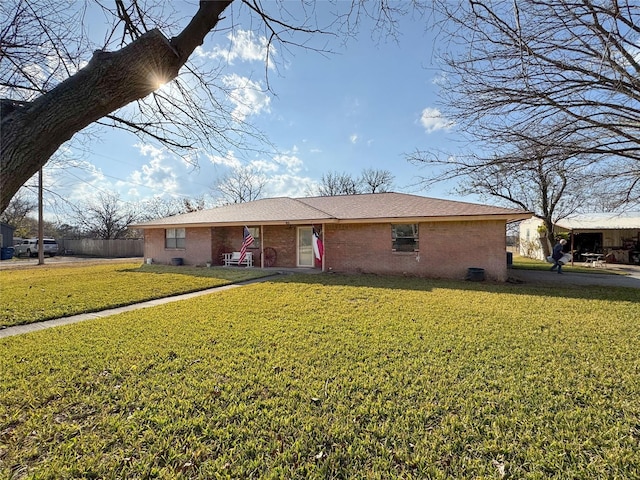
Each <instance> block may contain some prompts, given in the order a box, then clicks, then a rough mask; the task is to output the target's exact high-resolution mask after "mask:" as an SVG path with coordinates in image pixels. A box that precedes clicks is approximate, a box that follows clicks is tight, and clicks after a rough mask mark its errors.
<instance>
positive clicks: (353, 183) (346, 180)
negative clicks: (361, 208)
mask: <svg viewBox="0 0 640 480" xmlns="http://www.w3.org/2000/svg"><path fill="white" fill-rule="evenodd" d="M394 178H395V177H394V176H393V174H392V173H391V172H390V171H388V170H375V169H373V168H366V169H364V170H363V171H362V174H361V175H360V177H359V178H356V177H353V176H352V175H350V174H348V173H339V172H327V173H324V174H322V177H321V178H320V185H319V186H318V189H317V190H318V191H317V194H318V195H320V196H321V197H331V196H334V195H357V194H360V193H381V192H388V191H389V190H390V189H391V188H392V186H393V179H394Z"/></svg>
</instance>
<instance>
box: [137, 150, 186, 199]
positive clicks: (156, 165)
mask: <svg viewBox="0 0 640 480" xmlns="http://www.w3.org/2000/svg"><path fill="white" fill-rule="evenodd" d="M135 147H137V148H138V150H139V152H140V154H141V155H142V156H144V157H147V156H149V157H151V160H150V161H149V163H147V164H146V165H143V166H142V168H141V169H140V170H134V171H133V172H131V174H130V176H129V178H130V181H131V182H132V183H133V184H135V185H138V186H144V187H147V188H149V189H151V190H153V191H155V192H163V193H168V194H170V193H175V192H177V191H178V187H179V184H178V179H177V176H176V174H175V172H174V170H175V166H172V165H168V164H166V160H167V157H166V154H165V151H164V150H163V149H161V148H157V147H155V146H153V145H150V144H140V143H138V144H136V145H135ZM135 191H136V190H135V189H134V191H133V192H131V193H135Z"/></svg>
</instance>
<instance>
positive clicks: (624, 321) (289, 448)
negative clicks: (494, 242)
mask: <svg viewBox="0 0 640 480" xmlns="http://www.w3.org/2000/svg"><path fill="white" fill-rule="evenodd" d="M638 300H639V297H638V293H637V290H635V289H624V288H606V289H604V288H598V287H581V288H571V287H567V288H563V287H558V286H554V287H553V288H547V287H544V286H536V287H526V286H522V285H496V284H489V283H487V284H484V283H482V284H480V283H472V284H470V283H465V282H444V281H429V280H420V279H410V278H387V277H375V276H341V275H309V276H305V275H299V274H298V275H292V276H286V277H278V278H275V279H273V280H268V281H266V282H263V283H257V284H252V285H249V286H245V287H243V288H238V289H234V290H228V291H224V292H219V293H216V294H213V295H207V296H204V297H198V298H196V299H191V300H188V301H182V302H176V303H172V304H168V305H164V306H160V307H154V308H150V309H145V310H139V311H134V312H128V313H124V314H121V315H117V316H113V317H109V318H104V319H98V320H93V321H90V322H83V323H80V324H76V325H70V326H66V327H60V328H56V329H51V330H46V331H40V332H35V333H32V334H27V335H20V336H15V337H9V338H6V339H3V340H0V371H1V372H2V375H1V376H0V478H33V479H35V478H38V479H54V478H56V479H57V478H113V479H116V478H162V479H175V478H183V479H187V478H189V479H212V478H229V479H232V478H233V479H235V478H242V479H244V478H265V479H267V478H272V479H280V478H288V479H289V478H291V479H326V478H362V479H365V478H366V479H390V478H402V479H424V478H433V479H448V478H456V479H457V478H465V479H466V478H486V479H499V478H514V479H515V478H517V479H549V478H557V479H565V478H581V479H602V478H620V479H622V478H625V479H626V478H640V402H638V398H640V363H639V362H640V360H639V357H638V352H639V351H640V308H639V305H638Z"/></svg>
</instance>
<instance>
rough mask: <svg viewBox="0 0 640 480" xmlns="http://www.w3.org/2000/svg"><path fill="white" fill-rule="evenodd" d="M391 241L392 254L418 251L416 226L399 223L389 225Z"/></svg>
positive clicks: (414, 224) (415, 224)
mask: <svg viewBox="0 0 640 480" xmlns="http://www.w3.org/2000/svg"><path fill="white" fill-rule="evenodd" d="M391 240H392V248H393V251H394V252H415V251H417V250H418V224H417V223H399V224H396V225H391Z"/></svg>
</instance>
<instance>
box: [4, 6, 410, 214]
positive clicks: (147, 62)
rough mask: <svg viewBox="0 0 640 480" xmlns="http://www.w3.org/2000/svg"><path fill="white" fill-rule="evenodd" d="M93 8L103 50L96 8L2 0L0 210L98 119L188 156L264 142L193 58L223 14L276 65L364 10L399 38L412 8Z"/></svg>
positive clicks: (347, 25)
mask: <svg viewBox="0 0 640 480" xmlns="http://www.w3.org/2000/svg"><path fill="white" fill-rule="evenodd" d="M96 4H97V5H98V7H99V8H101V9H102V13H103V14H104V19H105V27H106V29H105V31H104V37H103V40H101V41H100V43H96V42H95V39H92V38H90V37H89V36H88V35H87V31H88V30H89V29H90V27H89V26H88V25H87V23H86V22H85V15H86V14H87V12H86V8H87V7H86V6H87V5H88V4H87V3H81V2H63V3H60V2H55V1H53V0H43V1H41V2H38V4H37V5H35V4H33V3H32V2H30V1H24V0H5V1H3V2H2V4H1V6H0V12H2V15H1V16H0V18H1V19H2V20H0V51H2V57H1V61H0V83H1V84H2V86H3V96H4V95H6V96H7V98H2V99H1V100H0V117H1V118H0V122H1V124H0V129H1V131H2V138H1V140H0V152H1V154H0V155H1V156H0V171H1V173H2V175H1V176H0V212H1V211H4V210H5V208H6V207H7V205H8V204H9V201H10V199H11V198H12V197H13V195H14V194H15V193H16V192H17V190H18V189H19V188H20V186H21V185H23V184H24V183H25V182H26V181H27V180H28V179H29V178H30V177H31V176H32V175H34V174H35V173H36V172H37V171H38V169H40V168H41V167H42V166H43V165H45V163H46V162H47V161H48V159H49V158H50V157H51V156H52V155H53V154H54V152H56V151H57V150H58V148H59V147H60V146H61V145H63V144H64V143H65V142H67V141H68V140H70V139H71V138H72V137H74V135H76V134H77V133H78V132H80V131H83V130H84V129H85V128H86V127H88V126H90V125H92V124H93V125H98V126H109V127H113V128H118V129H124V130H127V131H129V132H132V133H134V134H136V135H139V136H141V137H143V138H151V139H154V140H156V141H158V142H161V143H162V144H163V145H164V146H167V147H169V148H171V149H174V151H182V152H184V151H194V150H196V149H197V148H205V149H209V150H214V151H218V152H223V151H227V150H228V149H229V148H231V147H236V148H237V149H241V147H243V146H246V139H247V137H248V136H250V137H252V138H254V139H257V140H259V141H260V140H262V137H261V135H260V133H259V132H256V131H255V130H254V129H252V128H251V127H250V126H249V125H247V124H246V123H244V121H243V119H242V118H240V117H239V116H238V115H236V114H234V111H233V109H232V108H230V107H229V105H227V104H225V102H224V101H222V100H220V96H219V95H218V94H216V92H218V93H222V95H224V94H228V93H230V92H229V91H228V88H227V87H225V85H224V83H223V82H221V81H219V78H218V75H219V71H218V70H216V69H209V70H205V67H202V66H197V65H195V64H194V62H189V59H190V58H192V56H193V53H194V51H195V50H196V48H197V47H198V46H200V45H201V44H202V43H203V42H204V40H205V37H206V36H207V35H208V34H209V33H210V32H212V31H214V29H216V28H219V22H220V21H221V20H222V19H223V15H227V14H228V17H229V18H230V19H231V20H233V19H235V18H236V15H237V14H238V12H239V11H240V10H243V11H244V12H245V13H247V14H250V15H252V16H253V20H252V22H253V23H252V30H260V31H261V33H262V37H261V38H264V41H265V45H266V47H265V51H266V52H267V58H266V59H265V61H266V62H267V65H269V64H271V63H272V61H273V58H272V53H273V52H274V51H275V46H276V45H277V46H278V47H279V50H278V52H279V53H283V52H286V51H287V50H288V49H289V48H291V47H292V46H295V45H297V46H300V47H301V48H312V49H313V48H314V47H311V46H309V43H308V42H309V39H310V38H311V37H312V36H314V35H323V34H331V35H332V36H340V35H342V34H348V33H349V32H352V31H353V30H355V29H356V28H358V25H359V22H358V18H359V17H360V16H361V15H368V16H371V17H373V18H374V20H377V23H376V28H378V29H379V31H380V32H381V33H382V34H385V33H390V34H392V33H393V31H394V28H395V23H394V18H396V17H397V16H398V15H402V14H404V13H406V12H407V11H408V10H409V9H411V8H412V7H409V6H406V7H405V6H404V5H402V4H401V5H395V6H394V5H389V4H388V3H387V2H384V1H380V2H375V3H372V4H368V5H364V4H363V3H361V2H360V1H356V0H354V1H353V4H349V3H345V4H341V3H340V2H337V3H327V4H324V3H323V4H321V5H322V6H323V7H325V6H326V7H328V8H332V9H333V10H334V12H333V13H334V15H335V16H334V18H332V19H331V20H329V21H328V22H327V24H326V25H318V23H317V18H318V17H317V16H316V15H315V12H314V11H313V10H314V8H315V5H313V4H310V3H308V2H302V1H301V2H300V4H299V5H298V7H297V8H296V9H294V8H292V6H291V4H288V3H285V2H280V1H278V2H267V3H261V2H258V1H254V0H235V1H234V0H218V1H201V2H199V6H198V8H197V10H195V11H194V12H193V13H192V12H188V15H192V16H191V18H190V19H188V23H187V24H186V25H184V26H183V25H181V24H180V21H179V19H181V18H184V15H185V14H184V12H175V11H173V8H174V7H173V4H172V3H171V2H159V1H158V2H155V3H154V2H140V1H138V0H128V1H127V0H115V2H114V4H113V7H111V6H110V5H109V4H108V3H105V2H96ZM319 5H320V3H319ZM294 10H295V13H294ZM229 26H230V24H229V23H228V22H227V23H226V24H225V28H228V27H229ZM231 26H233V25H231ZM101 27H102V25H101ZM163 32H165V33H166V35H165V33H163ZM318 49H320V50H322V49H323V47H319V48H318ZM89 52H93V54H90V53H89ZM168 82H171V83H170V84H169V85H167V86H165V87H164V88H162V89H159V87H160V86H161V85H163V84H167V83H168ZM225 88H226V91H225ZM130 104H133V105H130ZM194 161H197V160H194Z"/></svg>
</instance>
